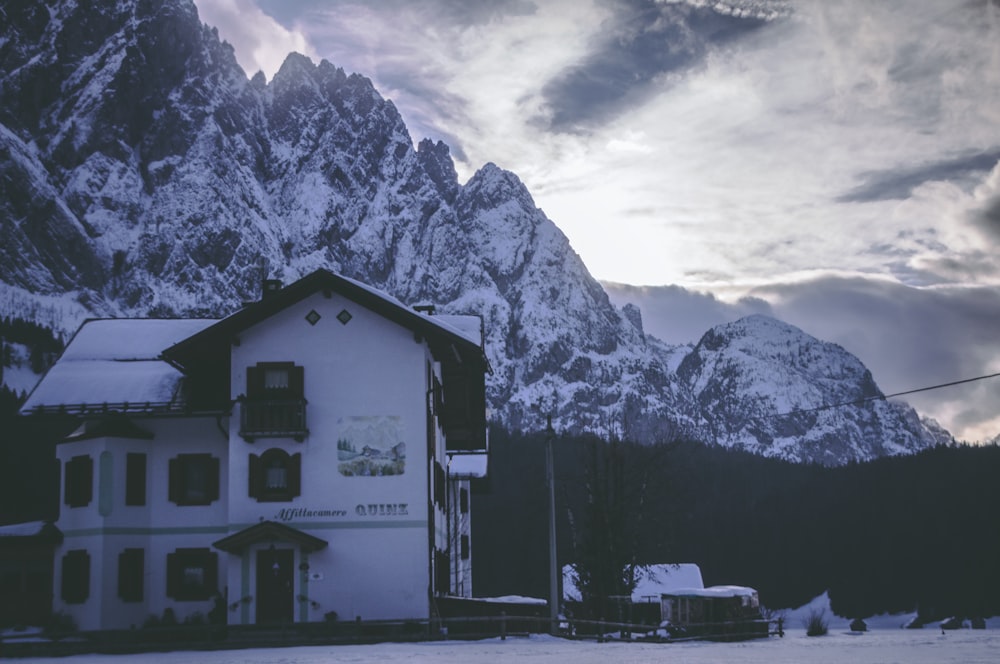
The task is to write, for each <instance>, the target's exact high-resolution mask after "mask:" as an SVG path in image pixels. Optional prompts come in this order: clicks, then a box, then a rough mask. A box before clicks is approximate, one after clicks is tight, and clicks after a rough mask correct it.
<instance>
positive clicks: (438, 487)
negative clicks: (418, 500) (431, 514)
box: [434, 461, 447, 507]
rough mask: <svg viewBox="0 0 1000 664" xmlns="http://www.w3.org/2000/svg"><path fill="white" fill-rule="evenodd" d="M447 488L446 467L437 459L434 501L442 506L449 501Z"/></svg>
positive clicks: (435, 464) (435, 463)
mask: <svg viewBox="0 0 1000 664" xmlns="http://www.w3.org/2000/svg"><path fill="white" fill-rule="evenodd" d="M446 495H447V488H446V486H445V474H444V468H442V467H441V464H439V463H438V462H437V461H435V462H434V502H435V503H437V504H438V505H440V506H441V507H444V506H445V503H446V502H447V500H446V497H445V496H446Z"/></svg>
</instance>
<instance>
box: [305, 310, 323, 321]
mask: <svg viewBox="0 0 1000 664" xmlns="http://www.w3.org/2000/svg"><path fill="white" fill-rule="evenodd" d="M320 318H322V316H320V315H319V313H318V312H317V311H316V310H315V309H313V310H311V311H310V312H309V313H307V314H306V320H307V321H309V324H310V325H315V324H316V323H318V322H319V319H320Z"/></svg>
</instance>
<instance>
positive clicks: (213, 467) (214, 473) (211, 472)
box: [206, 457, 219, 503]
mask: <svg viewBox="0 0 1000 664" xmlns="http://www.w3.org/2000/svg"><path fill="white" fill-rule="evenodd" d="M206 465H207V466H208V486H207V492H208V502H210V503H211V502H215V501H216V500H218V499H219V457H208V459H207V460H206Z"/></svg>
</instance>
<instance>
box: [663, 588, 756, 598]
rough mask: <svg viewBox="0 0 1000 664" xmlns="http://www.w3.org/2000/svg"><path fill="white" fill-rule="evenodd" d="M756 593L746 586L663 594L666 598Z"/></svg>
mask: <svg viewBox="0 0 1000 664" xmlns="http://www.w3.org/2000/svg"><path fill="white" fill-rule="evenodd" d="M756 594H757V591H756V590H754V589H753V588H749V587H747V586H710V587H708V588H677V589H675V590H671V591H670V592H665V593H663V595H664V596H667V597H753V596H754V595H756Z"/></svg>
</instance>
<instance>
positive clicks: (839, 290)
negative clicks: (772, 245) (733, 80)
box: [757, 277, 1000, 436]
mask: <svg viewBox="0 0 1000 664" xmlns="http://www.w3.org/2000/svg"><path fill="white" fill-rule="evenodd" d="M757 292H758V294H759V295H761V296H762V297H765V298H766V299H769V300H772V301H774V302H775V304H774V310H775V314H776V315H777V316H778V317H779V318H781V319H782V320H785V321H787V322H789V323H792V324H793V325H797V326H799V327H801V328H802V329H804V330H805V331H807V332H809V333H810V334H812V335H813V336H816V337H819V338H821V339H824V340H826V341H832V342H834V343H838V344H840V345H841V346H843V347H844V348H846V349H847V350H848V351H850V352H851V353H853V354H855V355H856V356H858V358H860V359H861V361H862V362H864V363H865V365H866V366H867V367H868V368H869V369H871V371H872V374H873V375H874V377H875V380H876V381H877V382H878V384H879V387H880V388H882V390H883V391H885V392H899V391H906V390H910V389H917V388H922V387H927V386H931V385H938V384H941V383H946V382H951V381H955V380H964V379H967V378H974V377H977V376H982V375H985V374H989V373H993V372H994V371H995V369H994V368H993V367H995V364H994V362H995V361H996V358H997V357H998V356H1000V337H998V336H997V334H996V330H998V329H1000V291H998V290H997V289H996V288H992V287H968V286H967V287H938V288H911V287H908V286H904V285H900V284H897V283H893V282H887V281H882V280H875V279H865V278H861V277H857V278H833V277H830V278H824V279H817V280H815V281H811V282H806V283H799V284H788V285H784V286H771V287H768V288H767V289H762V290H760V291H757ZM998 387H1000V381H994V382H993V383H984V384H981V385H980V384H973V385H970V386H967V387H955V388H947V389H941V390H935V391H931V392H926V393H921V394H915V395H910V396H908V397H906V400H907V401H908V402H909V403H910V404H912V405H913V406H915V407H916V408H917V409H918V410H919V411H921V412H923V413H930V414H932V415H933V414H934V412H935V411H940V412H943V411H949V412H950V413H951V416H950V419H951V426H952V428H953V429H957V430H955V431H953V433H955V434H956V435H959V436H961V435H962V432H961V428H962V427H965V426H969V425H973V424H979V423H981V422H983V420H984V419H989V417H987V418H984V417H983V413H984V412H987V411H988V410H989V409H990V408H994V410H995V404H996V391H997V389H998ZM992 416H993V417H995V416H996V413H995V412H994V413H992ZM996 433H997V432H992V435H995V434H996Z"/></svg>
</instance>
